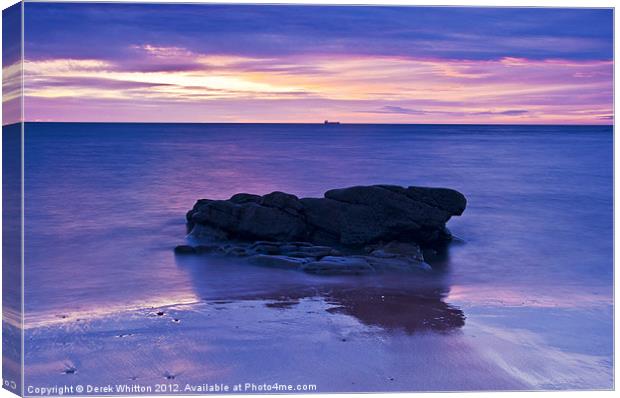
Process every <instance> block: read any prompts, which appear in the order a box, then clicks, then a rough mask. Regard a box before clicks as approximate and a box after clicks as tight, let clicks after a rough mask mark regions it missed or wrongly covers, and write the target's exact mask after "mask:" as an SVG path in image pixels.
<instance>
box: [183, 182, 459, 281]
mask: <svg viewBox="0 0 620 398" xmlns="http://www.w3.org/2000/svg"><path fill="white" fill-rule="evenodd" d="M466 203H467V201H466V199H465V197H464V196H463V195H462V194H461V193H459V192H457V191H455V190H452V189H446V188H422V187H408V188H404V187H400V186H394V185H373V186H356V187H350V188H343V189H333V190H330V191H327V192H326V193H325V195H324V197H323V198H301V199H299V198H298V197H296V196H295V195H291V194H287V193H284V192H272V193H270V194H267V195H264V196H258V195H252V194H247V193H240V194H236V195H233V196H232V197H231V198H230V199H228V200H211V199H200V200H198V201H197V202H196V204H195V205H194V207H193V209H192V210H190V211H189V212H188V213H187V225H188V229H189V230H190V236H191V237H192V238H194V239H196V240H198V241H200V242H205V241H206V242H211V243H210V244H208V245H200V246H195V247H192V246H187V245H183V246H178V247H177V248H176V249H175V251H176V253H177V254H190V253H202V252H212V251H218V252H221V253H226V254H229V255H236V256H244V257H249V258H250V260H251V261H252V262H254V263H257V264H260V265H268V266H277V267H285V268H297V269H303V270H304V271H306V272H311V273H317V274H333V273H336V274H349V273H354V274H357V273H366V272H375V271H378V270H386V269H409V268H412V267H413V268H416V269H426V268H427V267H428V265H427V264H425V263H424V259H423V257H422V254H421V253H422V252H421V250H420V247H421V246H422V247H425V246H434V245H438V244H441V243H445V242H446V241H449V240H450V239H451V234H450V232H449V231H448V229H447V228H446V222H447V221H448V220H449V219H450V218H451V217H452V216H455V215H456V216H458V215H461V214H462V213H463V211H464V210H465V206H466Z"/></svg>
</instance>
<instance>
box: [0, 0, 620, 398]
mask: <svg viewBox="0 0 620 398" xmlns="http://www.w3.org/2000/svg"><path fill="white" fill-rule="evenodd" d="M25 1H26V2H46V0H25ZM58 2H84V3H87V2H100V3H101V2H107V3H180V4H183V3H212V4H231V3H232V4H307V5H321V4H324V5H329V4H331V5H334V4H341V5H407V6H470V7H472V6H473V7H476V6H477V7H557V8H615V5H616V2H615V1H613V0H589V1H579V0H562V1H559V0H534V1H532V0H520V1H514V0H504V1H502V0H495V1H493V0H460V1H459V0H444V1H436V0H426V1H416V0H388V1H386V0H374V1H373V0H335V1H334V0H306V1H299V0H290V1H277V0H276V1H273V0H272V1H269V0H234V1H225V0H203V1H192V0H149V1H129V0H107V1H92V0H79V1H62V0H60V1H58ZM16 3H17V1H15V0H0V6H1V8H2V9H5V8H7V7H9V6H11V5H13V4H16ZM22 7H23V5H22ZM614 14H615V11H614ZM614 25H615V15H614ZM0 26H1V22H0ZM24 30H25V29H24V13H23V8H22V59H23V56H24V46H23V44H24V37H23V36H24ZM615 34H616V27H615V26H614V38H615ZM0 39H1V30H0ZM617 46H618V43H617V42H616V41H615V40H614V55H615V53H616V50H617ZM0 54H1V49H0ZM614 58H615V57H614ZM617 67H618V66H617V64H614V94H615V87H616V81H615V76H616V73H617V69H616V68H617ZM23 88H24V81H23V68H22V92H23ZM24 113H25V110H24V97H23V96H22V109H21V114H22V120H25V118H24ZM614 114H615V115H617V114H619V113H618V108H617V105H616V103H615V95H614ZM0 120H2V111H1V109H0ZM21 135H22V137H21V138H22V154H21V158H22V159H21V160H22V162H21V163H22V165H21V166H22V187H21V189H22V192H21V195H22V197H21V199H22V209H21V211H22V215H21V216H22V220H21V222H22V225H21V227H22V242H21V244H22V257H21V261H22V276H21V278H22V282H21V283H22V326H23V318H24V317H23V314H24V312H23V311H24V308H23V305H24V304H23V302H24V301H23V294H24V264H23V262H24V246H23V245H24V183H23V176H24V174H23V173H24V150H23V149H24V145H23V143H24V138H25V136H24V125H23V124H22V133H21ZM619 145H620V143H618V141H617V140H616V139H615V128H614V271H615V263H616V261H615V260H616V254H617V251H616V250H615V248H616V246H617V245H618V244H619V243H620V237H618V235H616V234H615V226H616V225H618V222H619V221H620V216H619V215H618V213H617V212H616V211H615V208H616V203H617V202H616V200H617V198H618V195H617V194H618V191H617V190H616V188H617V187H616V184H615V176H616V173H617V172H618V170H620V166H618V164H616V162H615V154H616V151H617V149H618V146H619ZM0 154H1V140H0ZM1 170H2V165H1V162H0V175H1ZM0 198H1V192H0ZM1 234H2V232H1V231H0V236H1ZM0 253H1V247H0ZM0 258H1V257H0ZM617 278H618V276H617V274H616V272H614V286H616V285H617V283H618V279H617ZM0 279H1V278H0ZM1 302H2V301H1V297H0V305H1ZM614 303H615V289H614ZM617 319H618V307H617V306H616V305H614V321H615V320H617ZM617 337H618V328H616V327H615V322H614V384H615V380H617V377H618V371H617V367H616V366H615V342H616V338H617ZM23 350H24V336H23V334H22V354H23V353H24V351H23ZM23 367H24V355H22V376H23ZM23 384H24V379H23V377H22V388H23ZM22 391H23V390H22ZM398 394H399V395H401V396H409V395H412V396H415V397H424V398H427V397H432V396H433V395H436V394H437V393H415V395H413V394H414V393H398ZM490 394H494V395H495V394H500V395H501V396H503V397H522V396H528V397H543V396H550V395H552V394H554V395H557V394H561V396H562V397H565V396H568V397H590V396H592V395H593V394H594V395H596V396H610V397H611V396H615V392H613V391H597V392H592V391H568V392H567V391H559V392H555V393H554V392H501V393H500V392H491V391H490V392H458V393H442V396H445V397H448V398H451V397H460V396H475V397H477V396H490ZM612 394H613V395H612ZM330 395H331V394H330ZM333 395H336V394H333ZM362 395H366V394H338V396H343V397H360V396H362ZM373 395H377V396H382V397H383V396H388V394H387V393H377V394H373ZM389 395H393V394H389ZM14 396H15V395H14V394H11V393H10V392H9V391H7V390H4V389H0V398H5V397H14ZM263 396H266V397H282V396H283V395H267V394H265V395H263ZM284 396H295V395H284ZM304 396H307V397H311V398H315V397H319V396H320V394H304ZM144 397H148V396H144ZM174 397H178V396H174Z"/></svg>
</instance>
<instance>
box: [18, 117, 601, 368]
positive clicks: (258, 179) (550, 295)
mask: <svg viewBox="0 0 620 398" xmlns="http://www.w3.org/2000/svg"><path fill="white" fill-rule="evenodd" d="M25 137H26V138H25V142H26V143H25V147H26V150H25V151H26V169H25V184H26V185H25V195H26V202H25V203H26V219H25V239H26V247H27V252H26V258H25V261H26V277H25V284H26V294H25V300H26V301H25V307H26V311H27V316H26V324H27V326H28V325H30V326H36V325H42V324H46V323H49V322H53V321H54V320H58V319H63V318H65V317H67V316H73V315H75V316H86V317H87V316H94V315H105V314H110V313H114V312H115V311H120V310H124V309H127V308H142V307H145V306H159V305H166V304H175V303H191V302H194V301H196V300H200V299H204V298H212V299H234V298H235V297H252V296H256V297H261V292H269V291H272V292H274V291H278V289H282V286H284V285H287V286H289V287H290V286H302V285H304V286H305V285H308V284H310V285H311V284H313V283H331V282H329V281H325V279H322V281H318V282H317V281H316V280H315V279H313V277H310V276H307V275H303V274H298V273H294V272H284V273H278V274H277V275H278V276H277V278H278V279H276V278H275V277H274V274H272V273H269V272H267V271H265V270H264V269H262V268H254V267H248V266H240V265H231V266H225V265H222V266H221V267H220V268H216V269H215V270H213V269H209V270H206V269H205V267H204V264H202V265H201V264H198V263H196V262H195V263H183V262H182V261H181V262H179V260H178V259H175V257H174V255H173V253H172V248H173V247H174V246H175V245H177V244H180V243H182V242H183V241H184V235H185V225H184V221H185V219H184V216H185V212H186V211H187V210H189V209H190V208H191V207H192V205H193V204H194V202H195V201H196V200H197V199H199V198H222V199H224V198H228V197H230V196H231V195H232V194H235V193H238V192H251V193H257V194H265V193H269V192H271V191H274V190H280V191H286V192H290V193H294V194H296V195H298V196H321V195H322V194H323V192H324V191H326V190H328V189H331V188H337V187H346V186H351V185H366V184H378V183H381V184H397V185H404V186H408V185H422V186H441V187H450V188H454V189H457V190H459V191H461V192H463V193H464V194H465V195H466V197H467V199H468V207H467V210H466V211H465V213H464V214H463V216H462V217H456V218H453V219H452V220H451V221H450V222H449V224H448V226H449V228H450V229H451V230H452V232H453V233H454V234H455V235H456V236H458V237H460V238H462V239H463V240H464V241H465V243H462V244H458V245H453V246H452V248H451V250H450V253H449V256H447V257H446V258H444V259H442V260H440V262H439V263H438V265H437V267H436V268H437V269H438V271H437V274H436V275H435V276H434V278H435V279H434V281H437V280H439V282H440V283H441V286H442V288H443V290H444V292H445V295H446V301H447V302H449V303H450V304H452V305H454V306H455V307H458V308H461V309H462V310H463V312H464V315H465V317H466V320H465V324H466V325H467V324H468V323H469V322H472V324H473V323H475V322H477V321H478V320H479V318H477V316H478V315H477V314H480V313H481V311H482V312H483V313H485V316H488V315H489V314H490V313H492V312H493V311H497V312H498V313H501V312H502V311H503V309H506V311H510V309H511V308H517V307H519V308H524V309H525V311H522V312H518V313H515V315H514V316H513V317H511V318H510V319H508V320H506V321H504V322H503V323H502V325H501V327H500V329H502V328H503V329H504V330H507V329H510V328H512V327H513V326H517V325H520V326H523V325H524V324H527V325H528V327H530V328H533V329H536V328H537V327H538V326H540V327H539V329H540V330H543V331H544V330H545V329H546V328H549V323H550V322H553V323H556V324H562V325H563V326H562V330H563V333H565V335H563V336H557V337H558V339H561V340H562V341H563V343H562V344H563V345H565V346H568V345H570V346H571V347H572V348H571V349H574V350H581V349H582V350H586V351H587V352H588V353H589V354H596V355H600V356H603V357H608V358H609V362H608V364H607V366H608V367H609V368H610V367H611V354H610V353H611V344H612V328H611V325H612V324H611V311H610V310H609V308H611V305H612V294H613V278H612V275H613V255H612V251H613V241H612V234H613V229H612V227H613V225H612V221H613V220H612V212H613V180H612V179H613V175H612V173H613V167H612V164H613V153H612V150H613V134H612V128H611V127H606V126H582V127H576V126H573V127H567V126H485V125H479V126H476V125H339V126H323V125H295V124H282V125H270V124H87V123H75V124H65V123H57V124H54V123H28V124H27V125H26V132H25ZM200 261H210V260H204V259H203V260H200ZM212 261H214V262H217V261H220V260H217V261H216V260H212ZM350 283H352V284H355V283H357V282H355V281H352V282H350ZM364 283H372V282H368V281H366V282H364ZM423 283H424V282H422V284H423ZM290 289H293V288H292V287H291V288H290ZM550 308H551V309H554V308H555V309H558V308H559V309H563V310H564V309H565V310H566V311H568V312H566V314H573V315H562V316H560V317H559V318H554V319H553V320H552V321H550V320H549V319H550V318H549V315H548V314H549V312H548V311H549V309H550ZM600 308H606V309H605V310H603V311H601V310H600ZM482 309H486V310H482ZM489 309H490V310H489ZM485 311H486V312H485ZM571 311H572V312H571ZM506 313H507V312H506ZM76 314H77V315H76ZM563 314H564V313H563ZM401 315H404V316H406V315H405V314H401ZM558 319H559V320H558ZM584 320H585V322H586V323H587V325H588V326H587V327H588V328H589V329H588V330H589V332H585V333H590V334H589V335H587V336H589V337H588V338H589V340H590V343H589V344H586V345H585V346H579V343H578V342H577V340H576V337H575V336H577V335H579V334H581V335H583V333H584V328H585V327H586V326H584ZM558 322H559V323H558ZM537 325H538V326H537ZM546 333H547V337H549V338H550V339H551V340H553V339H554V338H555V337H554V335H553V333H555V332H549V331H547V332H546ZM570 336H573V337H575V339H573V340H574V341H573V340H571V337H570ZM578 347H582V348H578ZM584 347H585V348H584Z"/></svg>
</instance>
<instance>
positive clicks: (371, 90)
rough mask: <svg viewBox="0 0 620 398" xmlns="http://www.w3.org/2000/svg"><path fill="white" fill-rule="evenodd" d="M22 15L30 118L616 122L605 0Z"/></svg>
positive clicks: (104, 7)
mask: <svg viewBox="0 0 620 398" xmlns="http://www.w3.org/2000/svg"><path fill="white" fill-rule="evenodd" d="M24 24H25V46H24V47H25V60H24V75H25V87H24V90H25V107H26V110H25V119H26V120H28V121H128V122H311V123H316V122H322V121H323V120H325V119H329V120H339V121H341V122H343V123H481V124H482V123H510V124H610V123H612V122H613V74H612V73H613V12H612V10H610V9H560V8H554V9H549V8H476V7H471V8H445V7H443V8H438V7H344V6H291V5H289V6H258V5H195V4H194V5H180V4H176V5H166V4H151V5H149V4H92V3H90V4H85V3H82V4H79V3H56V4H54V3H26V5H25V18H24ZM3 68H4V70H3V73H4V74H5V76H10V75H11V73H13V74H15V73H17V72H15V71H19V67H18V66H16V64H12V65H8V66H4V65H3ZM11 68H12V69H11ZM5 97H7V96H5ZM3 101H9V102H10V101H15V98H9V97H7V98H3Z"/></svg>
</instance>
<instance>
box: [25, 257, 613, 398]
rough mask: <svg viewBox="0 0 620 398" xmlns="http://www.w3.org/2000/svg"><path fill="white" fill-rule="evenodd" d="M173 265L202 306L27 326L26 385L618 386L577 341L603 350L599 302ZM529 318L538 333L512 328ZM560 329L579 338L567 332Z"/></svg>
mask: <svg viewBox="0 0 620 398" xmlns="http://www.w3.org/2000/svg"><path fill="white" fill-rule="evenodd" d="M178 261H179V262H180V263H179V266H181V267H186V268H187V269H192V270H193V271H194V272H195V274H194V277H195V278H194V281H195V286H194V289H196V291H197V292H198V293H199V296H200V297H197V300H196V301H195V302H193V303H185V304H178V305H175V304H172V305H167V306H163V307H150V308H142V309H135V310H130V311H120V312H113V313H110V314H106V315H96V316H94V315H90V316H89V315H86V316H85V317H84V316H83V315H84V314H83V315H82V316H81V315H79V314H71V315H66V314H59V315H58V316H57V317H56V319H49V320H47V321H46V322H41V324H39V325H38V326H36V327H33V328H30V329H29V330H27V332H26V340H27V342H26V344H27V346H28V354H27V357H26V364H27V368H28V374H27V378H26V388H28V386H29V385H30V386H32V388H41V387H49V386H54V385H58V384H59V383H66V384H67V385H74V386H77V385H83V386H86V385H91V386H106V385H108V384H110V383H112V385H113V388H112V391H111V393H122V392H123V391H122V390H120V391H117V388H119V387H117V385H124V386H125V387H123V388H128V387H127V386H134V385H140V386H151V387H150V388H155V387H154V386H155V385H157V384H162V383H163V384H170V385H171V386H170V387H168V388H172V389H175V390H173V391H172V392H179V393H195V392H196V391H195V390H192V389H197V388H198V389H199V388H210V387H209V385H211V387H213V385H215V384H218V385H219V384H224V385H228V386H230V388H232V386H234V385H238V384H240V383H241V384H242V385H243V388H244V390H243V392H267V391H261V390H260V387H259V386H260V385H263V384H268V385H271V384H273V383H280V384H286V385H289V384H290V385H293V386H294V388H297V386H298V385H300V386H301V385H311V384H314V385H316V391H319V392H321V391H323V392H328V391H341V392H344V391H412V390H414V391H454V390H459V391H460V390H531V389H605V388H609V387H610V386H611V383H612V364H611V362H610V360H609V358H610V357H609V356H608V353H606V352H605V349H606V348H605V347H604V346H603V347H599V355H596V347H592V345H591V344H588V342H583V341H579V342H577V341H572V342H571V339H574V338H575V336H574V335H573V334H572V333H573V332H574V331H575V330H577V331H578V329H576V328H578V326H577V323H579V322H580V321H583V322H582V325H584V326H581V328H582V329H584V330H583V332H584V335H587V336H589V338H590V339H592V340H593V341H597V334H596V333H597V332H596V330H597V328H596V327H595V328H594V330H587V331H586V330H585V328H587V327H588V326H587V325H588V324H590V325H595V326H596V325H597V323H599V324H600V322H601V318H605V317H606V316H608V317H609V319H611V306H606V305H605V304H604V302H596V301H593V302H591V303H588V304H587V306H586V307H584V308H581V309H576V308H571V309H565V308H561V307H558V306H557V305H554V306H545V305H544V301H543V302H542V305H541V303H540V302H522V303H515V302H512V301H510V300H508V301H506V302H502V301H501V300H500V301H493V300H490V301H489V302H484V301H482V302H481V300H480V297H479V296H480V295H481V294H482V295H484V289H481V290H482V292H480V291H478V292H477V295H476V294H473V293H471V292H469V293H468V292H467V291H466V290H465V291H460V292H459V289H458V288H457V289H455V290H456V291H457V292H456V294H455V295H454V300H452V299H451V296H450V289H448V288H447V287H446V286H444V285H443V281H444V279H443V278H442V276H441V273H438V274H437V275H430V276H426V277H420V276H415V277H414V276H409V277H405V276H403V275H400V276H394V275H392V276H373V277H353V278H351V277H348V278H326V277H310V278H309V277H307V276H306V275H303V274H300V275H297V274H298V273H296V272H291V271H286V270H272V269H264V268H261V267H254V266H252V265H249V264H244V263H243V262H240V261H238V260H237V261H236V263H234V264H233V263H232V262H231V260H230V259H224V258H217V257H215V258H213V257H208V256H207V257H192V258H187V257H185V258H180V259H179V260H178ZM210 262H211V263H213V264H209V263H210ZM228 262H231V263H228ZM222 267H226V268H222ZM242 267H243V268H244V269H246V272H247V273H248V275H249V278H248V280H246V281H244V280H243V278H242V277H240V276H239V275H241V274H240V269H241V268H242ZM247 267H250V268H247ZM214 272H219V273H220V274H222V275H220V276H221V277H222V278H221V281H222V282H223V283H227V282H230V281H227V278H226V275H230V276H232V275H237V278H238V283H237V287H236V288H233V287H232V286H233V285H232V284H231V285H230V286H231V289H229V290H227V289H226V288H225V286H221V287H220V288H215V285H216V284H217V285H219V284H220V282H216V281H214V280H213V278H212V277H213V275H215V274H214ZM252 275H255V276H256V275H261V280H262V281H263V283H258V282H257V280H256V279H253V278H252ZM278 281H280V283H278ZM476 296H478V297H476ZM475 302H477V304H476V303H475ZM600 311H603V313H601V312H600ZM528 313H529V314H528ZM528 316H529V317H532V319H533V320H535V322H532V325H536V327H535V328H533V327H532V326H531V325H528V324H527V323H525V324H514V325H511V324H510V322H511V321H514V320H523V319H528ZM588 317H590V318H592V319H591V320H590V322H588V319H587V318H588ZM559 320H560V321H563V322H568V323H569V324H570V325H571V327H570V330H572V331H573V332H571V333H566V332H564V333H562V328H564V327H565V324H564V325H563V324H562V323H561V322H559ZM609 322H611V321H609ZM541 325H542V327H541ZM605 330H606V329H605V328H602V329H601V332H604V331H605ZM586 332H587V333H586ZM205 383H206V384H207V386H205V385H204V384H205ZM246 383H250V384H254V385H255V386H256V387H253V386H250V387H246ZM131 388H135V387H131ZM247 388H249V389H247ZM255 388H258V390H257V389H255ZM31 391H34V390H31ZM146 392H148V393H155V392H156V391H153V390H150V391H149V390H147V391H146ZM168 392H170V391H168ZM272 392H273V391H272Z"/></svg>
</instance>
